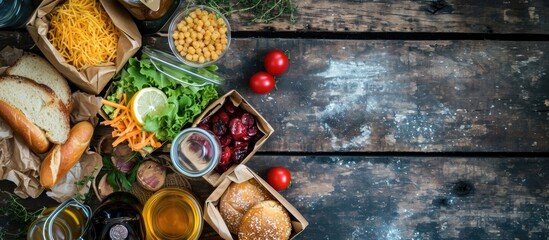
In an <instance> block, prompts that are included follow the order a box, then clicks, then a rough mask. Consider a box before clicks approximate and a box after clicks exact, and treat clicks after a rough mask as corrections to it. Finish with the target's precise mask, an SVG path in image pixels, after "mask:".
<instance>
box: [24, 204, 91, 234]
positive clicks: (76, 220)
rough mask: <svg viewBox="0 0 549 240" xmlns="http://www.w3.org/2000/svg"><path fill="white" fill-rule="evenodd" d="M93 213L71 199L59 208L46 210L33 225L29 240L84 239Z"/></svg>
mask: <svg viewBox="0 0 549 240" xmlns="http://www.w3.org/2000/svg"><path fill="white" fill-rule="evenodd" d="M91 213H92V211H91V209H90V207H89V206H86V205H83V204H81V203H80V202H79V201H78V200H76V199H74V198H69V199H68V200H66V201H64V202H63V203H61V204H59V206H57V207H51V208H47V209H45V210H44V212H42V214H41V215H40V216H39V217H38V218H37V219H36V220H34V222H32V223H31V225H30V227H29V230H28V232H27V240H73V239H83V235H84V233H85V232H86V229H87V227H88V221H89V219H90V216H91Z"/></svg>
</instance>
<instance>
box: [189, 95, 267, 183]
mask: <svg viewBox="0 0 549 240" xmlns="http://www.w3.org/2000/svg"><path fill="white" fill-rule="evenodd" d="M225 101H231V102H232V103H233V104H234V105H235V106H237V107H240V108H242V109H244V110H246V111H247V112H249V113H250V114H252V115H253V116H254V117H255V119H256V123H257V129H259V131H261V132H262V133H263V137H261V138H260V139H259V140H258V141H257V142H256V143H255V146H254V149H253V150H252V151H251V152H250V153H249V154H248V156H246V158H244V160H242V162H240V164H245V163H247V162H248V161H249V160H250V159H251V158H252V156H253V155H254V154H255V153H256V152H257V150H259V148H260V147H261V146H262V145H263V143H265V141H267V139H268V138H269V137H270V136H271V134H273V132H274V129H273V127H271V125H270V124H269V123H268V122H267V120H265V118H263V116H261V114H259V112H257V111H256V110H255V109H254V108H253V107H252V106H251V105H250V104H249V103H248V102H247V101H246V100H245V99H244V98H243V97H242V95H240V94H239V93H238V92H237V91H235V90H231V91H229V92H228V93H226V94H225V95H223V96H222V97H220V98H219V99H217V100H216V101H215V102H213V103H211V104H210V105H209V106H208V107H207V108H206V109H204V111H203V112H202V114H200V115H199V116H198V117H197V118H196V119H195V120H194V122H193V125H192V126H193V127H196V126H198V123H200V120H202V119H203V118H204V117H207V116H210V115H212V114H214V113H216V112H217V110H219V109H220V108H221V107H222V106H223V104H224V103H225ZM240 164H238V165H240ZM236 166H237V165H235V164H233V165H232V166H231V167H230V168H229V169H227V171H225V172H224V173H223V174H219V173H217V172H216V171H212V172H211V173H209V174H207V175H204V177H203V178H204V179H206V181H207V182H208V183H210V184H211V185H213V186H214V187H215V186H217V185H219V184H220V183H221V181H223V179H224V178H225V177H226V176H227V175H229V174H231V172H232V171H233V170H234V169H235V167H236Z"/></svg>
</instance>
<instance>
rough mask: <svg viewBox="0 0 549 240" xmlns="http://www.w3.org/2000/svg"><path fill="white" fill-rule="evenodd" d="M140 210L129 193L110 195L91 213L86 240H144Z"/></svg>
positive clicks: (136, 200) (138, 204)
mask: <svg viewBox="0 0 549 240" xmlns="http://www.w3.org/2000/svg"><path fill="white" fill-rule="evenodd" d="M142 208H143V207H142V204H141V202H140V201H139V199H137V198H136V197H135V196H134V195H132V194H131V193H128V192H114V193H111V194H110V195H109V196H107V197H106V198H105V199H104V200H103V202H102V203H101V205H100V206H99V207H98V208H97V209H96V210H95V211H94V212H93V216H92V218H91V221H90V224H91V226H90V229H89V231H88V238H87V239H95V240H145V236H146V235H145V224H144V222H143V217H142V216H141V211H142V210H143V209H142Z"/></svg>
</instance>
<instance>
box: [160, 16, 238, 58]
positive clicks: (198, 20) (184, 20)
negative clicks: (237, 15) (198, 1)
mask: <svg viewBox="0 0 549 240" xmlns="http://www.w3.org/2000/svg"><path fill="white" fill-rule="evenodd" d="M168 41H169V45H170V48H171V49H172V52H173V53H174V55H175V56H176V57H177V58H178V59H179V60H181V61H182V62H183V63H185V64H187V65H189V66H192V67H205V66H207V65H210V64H213V63H214V62H216V61H217V60H219V59H220V58H221V57H222V56H223V55H225V53H226V52H227V50H228V49H229V45H230V43H231V28H230V26H229V22H228V20H227V19H226V18H225V17H224V16H223V15H222V14H221V13H219V12H218V11H216V10H214V9H213V8H210V7H207V6H202V5H199V6H194V7H190V8H188V9H187V10H185V11H183V12H180V13H178V14H177V15H176V16H175V17H174V18H173V19H172V22H171V24H170V28H169V30H168Z"/></svg>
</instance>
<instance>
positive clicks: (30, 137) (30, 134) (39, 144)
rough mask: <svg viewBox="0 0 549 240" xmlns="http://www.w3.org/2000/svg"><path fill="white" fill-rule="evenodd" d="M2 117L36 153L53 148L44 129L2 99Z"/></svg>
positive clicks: (0, 104) (0, 102)
mask: <svg viewBox="0 0 549 240" xmlns="http://www.w3.org/2000/svg"><path fill="white" fill-rule="evenodd" d="M0 118H2V119H4V121H6V123H7V124H8V125H9V126H10V127H11V128H12V130H13V132H14V134H15V135H17V136H19V137H20V138H21V139H22V140H23V142H25V143H26V144H27V146H29V148H30V149H31V151H33V152H35V153H45V152H47V151H48V150H50V148H51V142H50V141H49V140H48V138H47V137H46V134H45V133H44V131H42V129H40V128H39V127H37V126H36V125H35V124H34V123H33V122H31V121H30V120H29V119H28V118H26V117H25V114H23V113H22V112H21V111H19V110H18V109H17V108H14V107H12V106H11V105H10V104H8V103H6V102H4V101H1V100H0Z"/></svg>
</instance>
